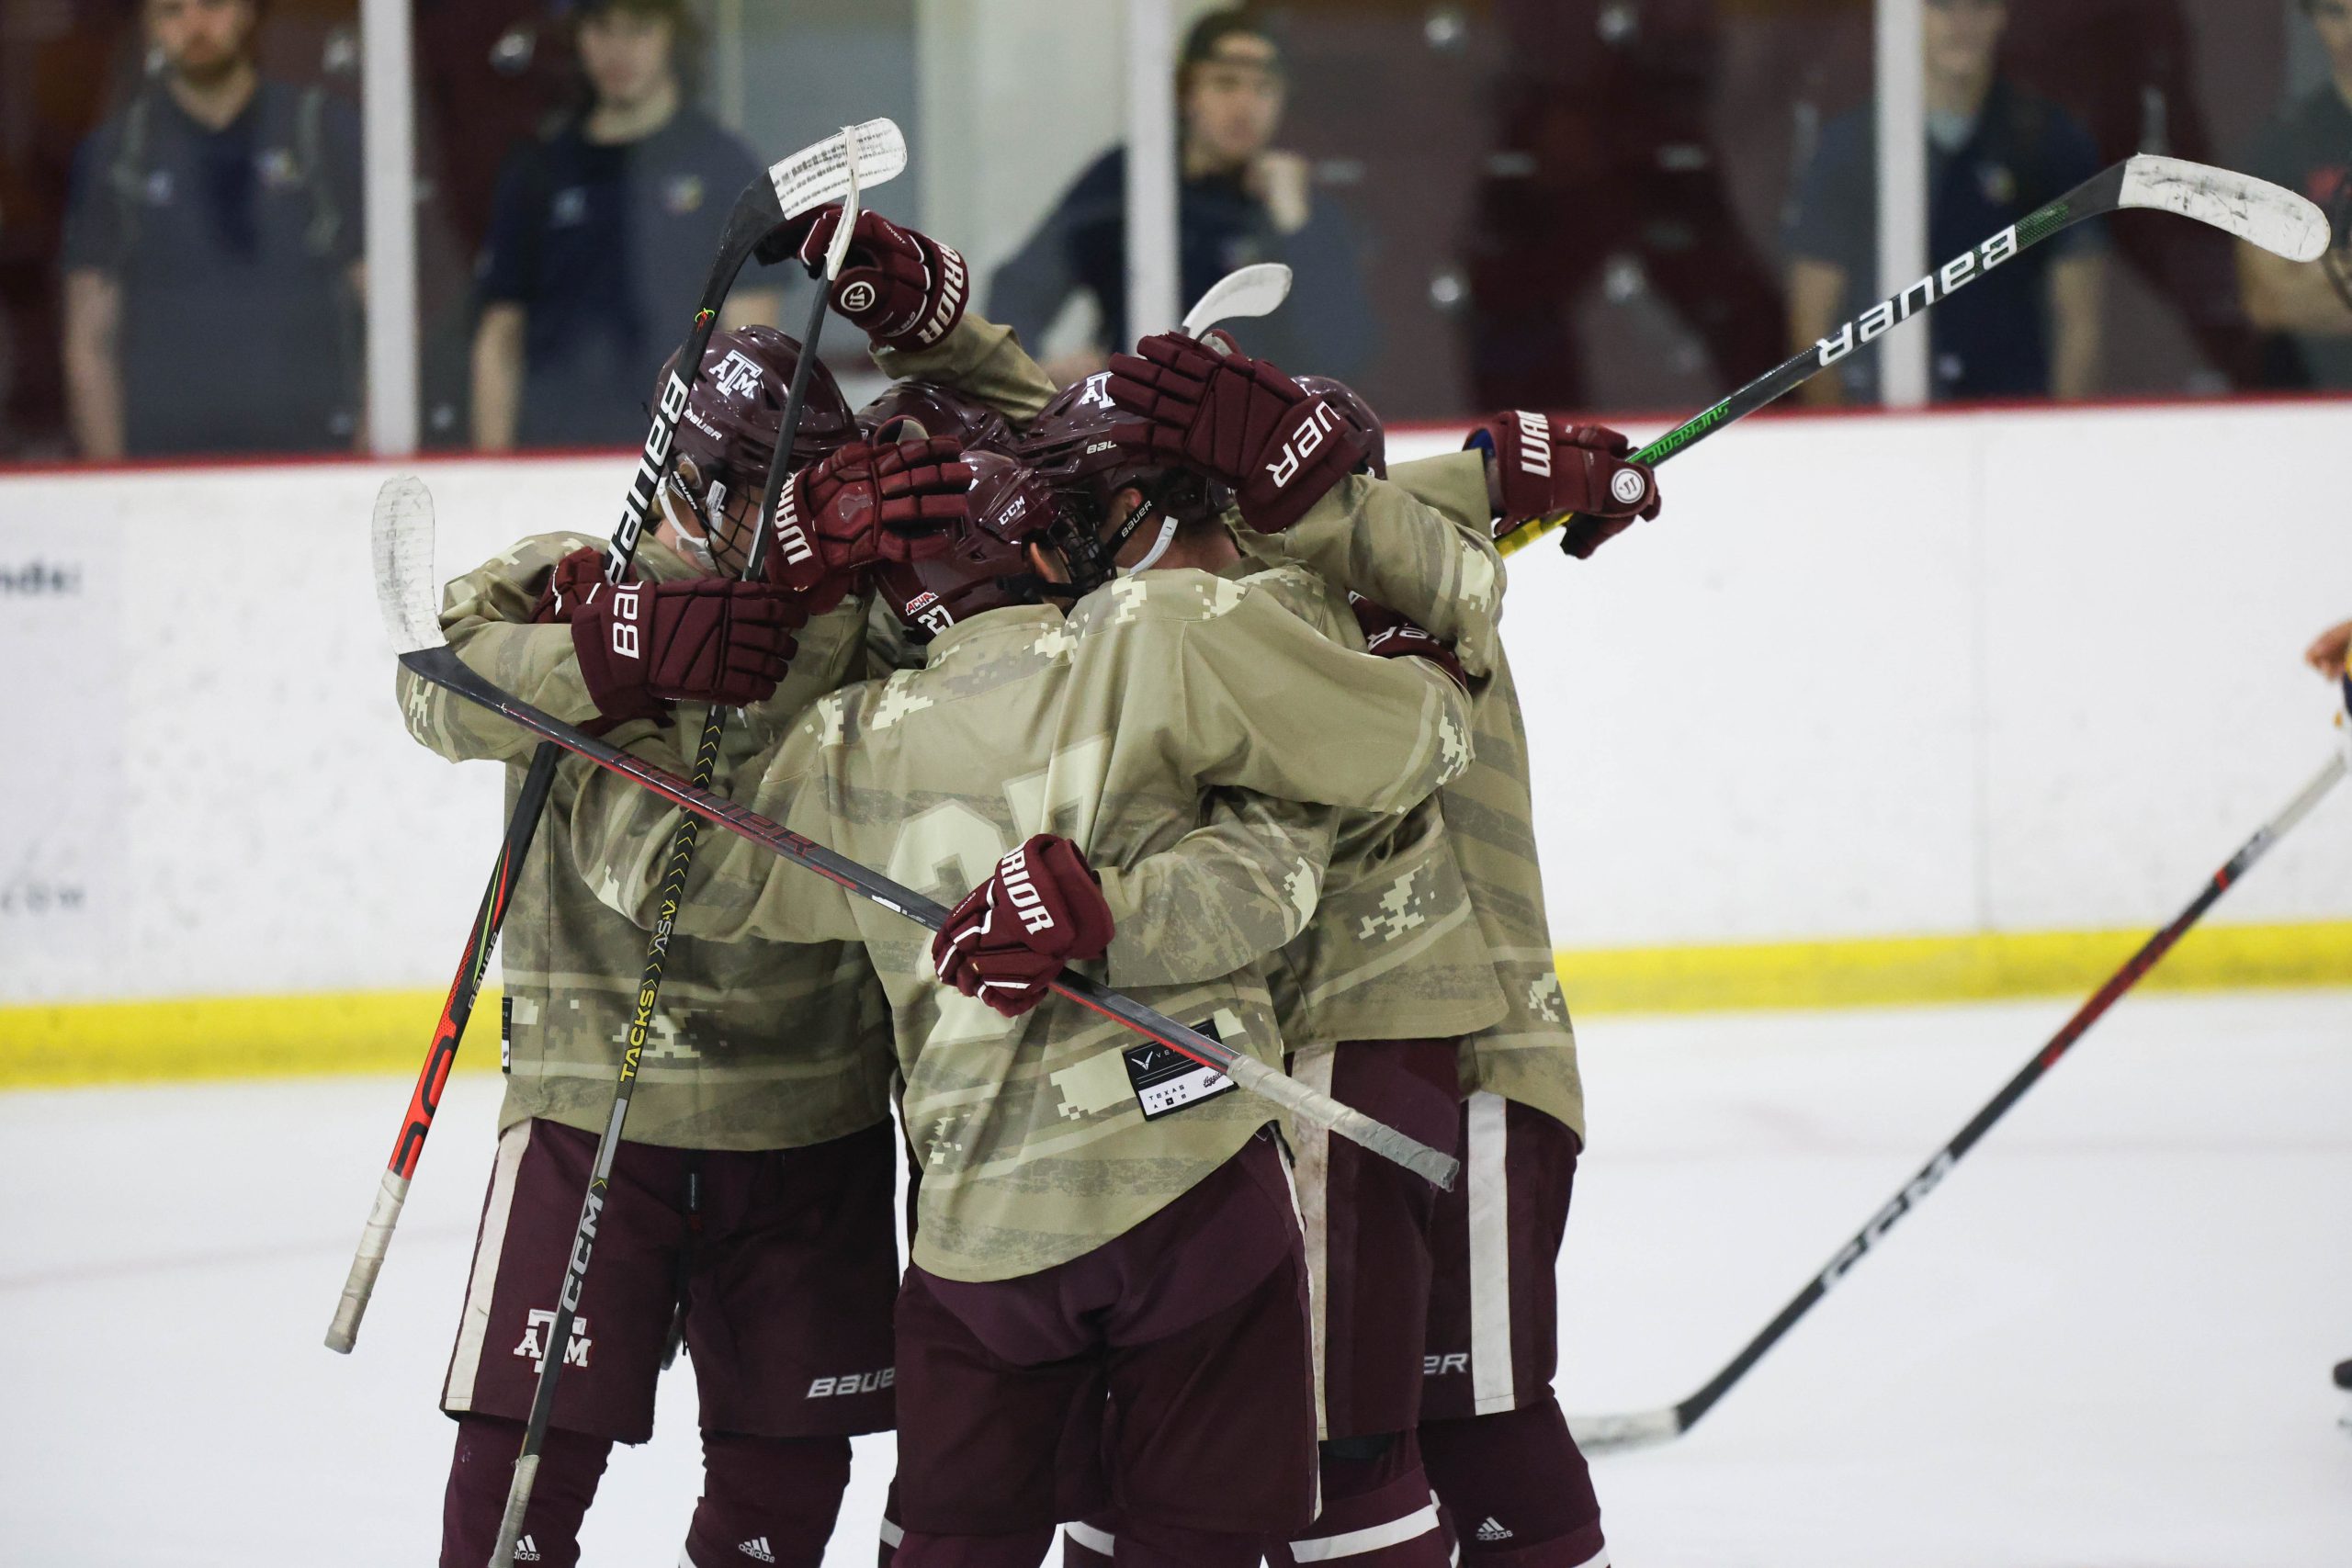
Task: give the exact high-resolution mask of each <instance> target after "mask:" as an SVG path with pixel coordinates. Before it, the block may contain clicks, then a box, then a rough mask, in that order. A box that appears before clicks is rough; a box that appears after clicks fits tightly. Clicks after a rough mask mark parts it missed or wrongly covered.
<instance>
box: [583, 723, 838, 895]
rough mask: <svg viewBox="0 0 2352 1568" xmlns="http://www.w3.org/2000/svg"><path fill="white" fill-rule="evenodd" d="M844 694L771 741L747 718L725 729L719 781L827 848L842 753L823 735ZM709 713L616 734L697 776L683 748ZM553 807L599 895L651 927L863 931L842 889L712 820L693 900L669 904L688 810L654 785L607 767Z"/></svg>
mask: <svg viewBox="0 0 2352 1568" xmlns="http://www.w3.org/2000/svg"><path fill="white" fill-rule="evenodd" d="M845 696H846V694H844V693H836V694H833V695H832V696H830V697H827V698H825V699H824V700H822V701H820V702H819V703H818V704H816V705H814V706H813V707H811V708H810V709H809V712H808V713H806V714H804V715H803V716H801V718H800V720H799V721H798V722H797V723H796V724H794V725H793V726H792V728H790V729H788V730H787V731H786V733H785V734H784V735H783V736H782V737H781V738H779V739H775V740H773V741H769V742H766V743H764V744H762V743H760V742H759V741H757V740H756V739H753V738H752V733H751V731H749V730H748V729H746V728H744V727H743V726H742V725H741V724H737V725H734V726H731V727H730V728H729V735H728V738H723V739H722V741H721V747H720V752H719V767H718V772H716V773H714V774H713V787H714V788H715V789H717V790H718V792H719V793H721V794H723V795H727V796H728V797H729V798H730V799H733V800H737V801H741V803H742V804H744V805H745V806H748V807H751V808H752V810H753V811H756V812H758V813H759V814H760V815H761V816H763V817H766V818H771V819H773V820H775V821H778V822H782V823H784V824H785V825H786V826H787V827H789V828H791V829H793V830H794V831H796V832H799V833H803V834H805V835H807V836H808V837H809V838H810V839H812V840H816V841H817V842H818V843H820V844H826V845H828V846H831V845H836V844H838V843H840V842H841V840H840V838H839V828H840V824H839V822H838V820H837V819H836V818H835V817H834V815H833V813H832V812H831V809H830V807H829V802H830V801H831V799H832V798H834V792H833V791H832V790H831V789H829V788H828V787H827V780H826V778H825V776H824V775H825V771H826V769H827V767H828V765H829V764H830V763H831V762H834V761H839V759H838V757H837V756H835V755H834V754H833V749H831V748H829V747H828V746H827V744H826V737H827V727H828V725H829V724H830V725H831V726H833V727H834V728H836V729H837V728H838V725H839V717H838V715H831V714H830V712H829V710H831V707H832V706H833V705H835V704H837V703H839V702H840V701H842V700H843V699H844V697H845ZM705 711H706V710H704V709H702V708H701V707H699V706H698V705H696V706H684V707H682V708H681V710H680V711H679V713H678V714H677V715H676V716H675V717H674V719H673V721H672V722H670V723H666V724H658V723H655V722H653V721H650V720H644V719H639V720H634V721H632V722H630V723H628V724H625V725H623V726H621V727H620V728H617V729H616V730H615V731H614V732H613V733H612V735H611V737H610V739H612V741H613V742H614V743H615V744H616V745H618V746H620V747H621V748H622V749H623V750H627V751H628V752H630V753H631V754H632V755H635V756H638V757H641V758H643V759H644V760H645V761H649V762H650V763H652V764H653V765H654V766H656V767H658V768H663V769H666V770H668V771H669V772H671V773H677V774H680V775H681V776H684V775H688V774H689V773H691V765H690V762H689V761H688V759H687V758H686V756H685V755H684V748H685V747H688V746H692V745H695V744H696V743H698V742H699V740H700V738H701V734H702V725H703V719H704V716H705ZM554 809H555V810H556V811H557V812H559V813H560V815H561V824H560V827H561V830H562V831H564V832H566V833H568V834H569V835H570V836H571V852H572V856H573V859H574V862H575V863H577V864H578V865H579V867H580V872H581V876H582V879H583V880H584V881H586V883H587V884H588V886H589V888H590V890H591V891H593V892H594V894H595V896H596V897H597V899H598V901H600V902H601V903H603V904H604V905H605V906H606V907H607V908H612V909H615V910H616V911H618V912H619V913H620V914H622V915H625V916H627V917H628V919H631V920H634V921H635V922H636V923H637V924H639V925H640V926H643V927H645V928H646V929H648V930H652V929H655V928H656V927H658V926H660V925H662V923H663V922H665V921H666V922H667V923H668V925H669V928H670V929H671V930H673V931H677V932H679V933H681V934H683V935H685V936H692V937H699V938H705V939H707V940H711V941H716V942H741V941H743V940H745V939H747V938H753V937H756V938H760V939H763V940H765V941H769V942H845V941H849V940H852V939H854V937H855V936H856V935H857V928H856V925H855V922H854V919H852V917H851V912H850V906H849V903H848V900H847V898H846V897H845V895H843V893H842V890H841V889H840V888H839V887H837V886H834V885H833V884H832V883H831V882H828V881H827V880H825V879H824V878H823V877H821V876H819V875H817V874H815V873H813V872H810V871H808V870H805V869H803V868H802V867H800V866H797V865H795V864H792V863H789V862H787V861H786V860H785V859H783V858H782V857H781V856H779V855H777V854H776V853H775V852H774V851H772V850H769V849H766V848H764V847H763V846H762V845H759V844H755V843H752V842H751V841H749V840H745V839H742V838H741V837H739V836H737V835H736V834H733V833H730V832H728V831H726V830H725V829H720V828H717V827H714V826H711V825H710V824H708V823H706V824H705V825H704V826H703V829H702V831H701V836H700V839H699V840H698V841H697V844H696V846H695V859H694V867H693V871H692V873H691V874H690V875H689V876H688V878H687V881H686V886H685V897H684V898H683V899H682V900H680V901H679V902H677V903H676V904H674V905H671V904H666V903H665V902H664V900H663V899H662V896H661V895H662V885H663V883H664V882H665V881H666V880H667V879H668V875H669V871H670V863H671V843H672V840H673V839H674V838H675V837H676V836H677V831H678V825H679V823H680V821H681V820H682V819H683V818H684V815H685V814H684V811H683V810H682V809H681V808H679V807H675V806H673V805H672V804H671V803H670V802H669V801H668V800H666V799H664V798H662V796H661V795H656V794H654V793H653V792H652V791H651V790H649V789H646V788H644V787H643V786H641V785H639V784H635V783H633V782H631V781H630V780H628V779H626V778H623V777H621V776H620V775H619V774H617V773H611V772H608V771H606V770H605V769H602V768H599V769H596V770H594V771H593V772H592V773H588V774H587V775H586V776H585V777H583V778H582V780H581V781H580V786H579V788H578V789H577V790H576V791H574V792H571V795H570V797H569V799H563V800H559V801H558V802H557V803H556V806H555V807H554Z"/></svg>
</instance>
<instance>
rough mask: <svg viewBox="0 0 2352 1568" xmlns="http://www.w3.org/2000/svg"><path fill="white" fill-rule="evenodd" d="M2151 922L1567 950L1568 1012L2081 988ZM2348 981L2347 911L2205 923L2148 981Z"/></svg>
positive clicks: (2206, 985) (2104, 972)
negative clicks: (2114, 927)
mask: <svg viewBox="0 0 2352 1568" xmlns="http://www.w3.org/2000/svg"><path fill="white" fill-rule="evenodd" d="M2147 940H2148V933H2147V932H2146V931H2012V932H1997V933H1986V934H1984V935H1977V936H1920V937H1862V938H1849V939H1841V940H1836V941H1826V942H1758V943H1750V944H1740V945H1728V946H1717V947H1647V948H1597V949H1586V950H1582V951H1576V950H1570V951H1566V952H1563V953H1561V954H1560V955H1559V968H1560V981H1561V984H1562V986H1563V987H1565V988H1566V991H1567V996H1568V1009H1569V1011H1570V1012H1571V1013H1573V1014H1576V1015H1577V1016H1584V1015H1587V1014H1592V1013H1611V1012H1703V1011H1713V1010H1728V1009H1737V1008H1845V1007H1896V1006H1904V1005H1908V1004H1917V1003H1928V1002H1962V1001H1991V1000H1997V999H2000V998H2011V997H2047V996H2078V995H2079V996H2086V997H2087V996H2088V995H2089V994H2090V993H2091V992H2092V991H2094V990H2096V989H2097V988H2098V987H2099V986H2101V985H2103V984H2104V983H2105V982H2106V980H2107V978H2108V976H2110V975H2112V974H2114V973H2115V971H2116V970H2117V969H2118V968H2120V967H2121V965H2122V964H2123V961H2124V960H2125V959H2127V958H2129V957H2130V956H2131V954H2132V953H2134V952H2135V951H2137V949H2138V948H2139V946H2140V944H2141V943H2142V942H2145V941H2147ZM2346 985H2352V920H2327V921H2314V922H2309V923H2304V924H2297V925H2273V926H2252V925H2249V926H2200V927H2198V928H2196V929H2194V930H2192V931H2189V933H2188V935H2187V936H2185V937H2183V938H2182V939H2181V941H2180V945H2179V946H2177V947H2176V948H2174V949H2173V950H2172V952H2171V953H2168V954H2166V955H2165V959H2164V961H2163V962H2162V963H2161V964H2157V965H2156V966H2155V968H2154V969H2153V970H2151V971H2150V972H2149V973H2148V976H2147V977H2146V978H2145V979H2143V980H2142V981H2141V982H2140V987H2141V988H2143V989H2146V990H2163V991H2192V990H2233V989H2237V988H2241V987H2261V986H2346Z"/></svg>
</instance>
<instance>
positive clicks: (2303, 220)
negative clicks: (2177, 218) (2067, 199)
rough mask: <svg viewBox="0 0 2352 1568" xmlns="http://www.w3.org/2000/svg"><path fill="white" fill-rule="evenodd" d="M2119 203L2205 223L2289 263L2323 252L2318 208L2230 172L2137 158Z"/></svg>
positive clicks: (2127, 169) (2322, 217)
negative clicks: (2169, 213)
mask: <svg viewBox="0 0 2352 1568" xmlns="http://www.w3.org/2000/svg"><path fill="white" fill-rule="evenodd" d="M2119 199H2120V202H2121V204H2122V205H2123V206H2125V207H2146V208H2154V209H2156V210H2157V211H2160V212H2177V213H2178V214H2180V215H2181V216H2182V217H2183V218H2194V219H2196V220H2198V221H2199V223H2210V224H2211V225H2212V226H2213V227H2214V228H2216V229H2220V230H2222V231H2225V232H2227V233H2232V234H2235V235H2236V236H2237V237H2238V238H2239V239H2241V240H2244V241H2245V242H2246V243H2249V244H2256V245H2260V246H2261V247H2262V248H2263V249H2264V250H2266V251H2268V252H2270V253H2272V254H2275V255H2282V256H2285V257H2286V258H2287V259H2288V260H2289V261H2299V262H2307V261H2317V260H2318V259H2319V257H2320V255H2321V254H2322V253H2324V251H2325V250H2326V249H2327V215H2326V214H2325V213H2324V212H2322V211H2321V210H2320V209H2318V207H2316V206H2315V205H2313V204H2312V202H2310V201H2307V200H2305V199H2304V198H2303V197H2300V196H2297V195H2296V194H2295V193H2294V192H2293V191H2290V190H2289V189H2287V188H2286V187H2285V186H2275V185H2272V184H2271V183H2270V182H2269V181H2267V180H2258V179H2256V178H2255V177H2254V176H2253V175H2241V174H2238V173H2236V172H2235V171H2233V170H2230V169H2216V168H2213V167H2211V166H2210V165H2208V164H2192V163H2189V162H2188V160H2186V159H2183V158H2159V157H2157V156H2155V155H2154V153H2149V152H2143V153H2140V154H2139V155H2138V156H2136V157H2134V158H2132V159H2131V161H2130V162H2129V163H2128V164H2125V165H2124V169H2123V193H2122V195H2121V197H2119Z"/></svg>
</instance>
